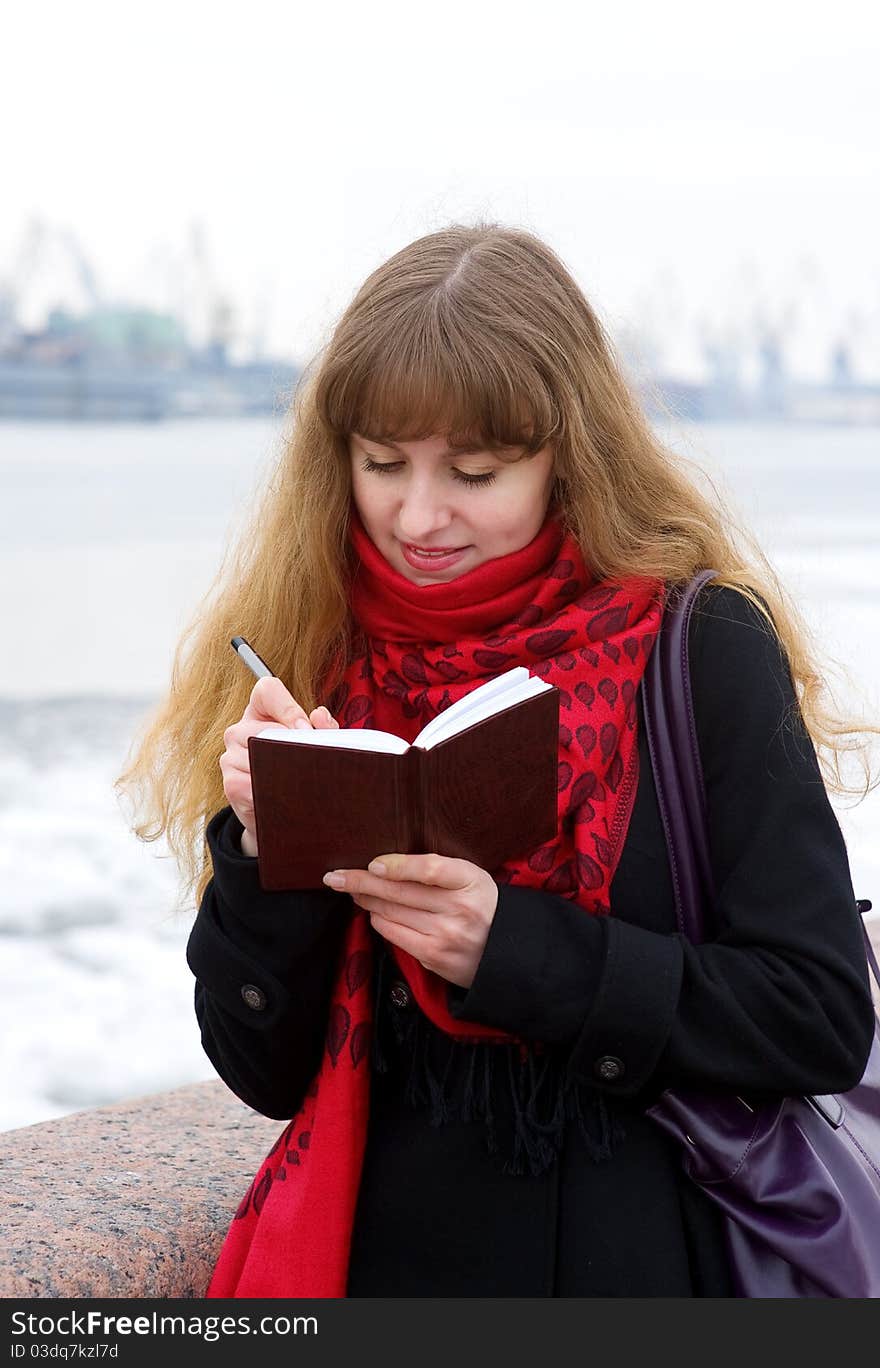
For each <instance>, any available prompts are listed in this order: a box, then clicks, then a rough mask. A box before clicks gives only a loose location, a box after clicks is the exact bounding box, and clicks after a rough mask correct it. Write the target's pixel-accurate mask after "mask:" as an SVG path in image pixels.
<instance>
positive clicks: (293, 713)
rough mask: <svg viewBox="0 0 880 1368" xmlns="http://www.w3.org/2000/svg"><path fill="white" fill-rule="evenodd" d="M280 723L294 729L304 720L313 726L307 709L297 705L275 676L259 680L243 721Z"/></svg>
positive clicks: (307, 724)
mask: <svg viewBox="0 0 880 1368" xmlns="http://www.w3.org/2000/svg"><path fill="white" fill-rule="evenodd" d="M245 719H247V720H251V721H257V722H280V723H281V725H282V727H293V726H295V725H296V723H297V722H298V721H300V720H302V721H303V722H304V723H305V724H306V726H311V723H310V722H309V718H308V714H307V713H306V710H305V708H303V707H301V706H300V704H299V703H297V701H296V699H295V698H294V697H293V694H292V693H291V692H290V691H289V689H288V688H287V687H286V686H285V685H284V684H282V682H281V680H280V679H278V678H276V676H275V675H267V676H265V677H264V678H263V679H258V680H257V682H256V684H255V685H254V687H253V689H252V690H251V696H250V701H249V703H248V705H247V707H246V708H245V710H244V718H243V719H242V720H245Z"/></svg>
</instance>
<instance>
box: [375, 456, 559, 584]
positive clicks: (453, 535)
mask: <svg viewBox="0 0 880 1368" xmlns="http://www.w3.org/2000/svg"><path fill="white" fill-rule="evenodd" d="M348 445H349V454H350V457H351V480H352V493H353V497H354V502H355V507H356V508H357V511H358V513H359V515H360V519H361V522H362V523H363V525H364V527H365V528H366V530H367V533H368V535H369V537H370V540H371V541H372V542H373V543H374V544H375V546H376V547H377V549H378V550H379V551H380V552H381V553H382V555H383V556H384V557H385V559H386V560H387V561H388V562H389V563H390V564H391V565H392V566H393V567H394V569H395V570H398V571H399V572H400V573H401V574H402V575H404V576H405V577H406V578H407V579H408V580H411V581H412V583H413V584H442V583H446V582H448V581H449V580H453V579H456V578H457V577H458V576H459V575H462V574H464V573H466V572H467V571H468V570H473V569H475V568H476V566H478V565H481V564H482V563H483V561H487V560H494V559H495V558H496V557H498V556H506V555H508V554H509V553H510V552H512V551H519V550H520V548H521V547H523V546H527V545H528V543H529V542H530V541H532V539H533V538H534V537H536V536H537V534H538V532H539V531H540V529H541V526H542V524H543V522H544V518H545V516H546V513H547V508H548V505H549V503H550V497H551V494H552V491H553V453H552V450H551V449H550V448H549V447H544V448H543V449H542V450H541V451H539V452H538V453H537V454H536V455H535V456H532V457H530V458H529V457H526V458H524V459H522V460H519V461H511V460H508V461H507V462H505V461H502V460H499V458H498V457H497V456H496V455H495V453H494V452H491V451H472V452H468V453H467V454H464V453H462V452H460V451H459V452H456V453H454V454H448V453H447V449H446V448H447V443H446V439H445V438H444V437H439V436H438V437H426V438H424V440H421V441H417V442H399V443H396V444H393V443H391V442H384V443H383V442H373V441H369V440H368V439H367V438H366V437H359V436H358V434H357V433H352V434H351V436H350V437H349V443H348ZM518 450H521V448H511V450H510V451H505V452H504V455H505V456H507V457H511V456H514V455H516V454H517V451H518ZM412 547H416V548H421V549H422V550H424V551H430V550H431V549H434V548H443V549H444V550H445V549H447V548H454V549H455V551H456V553H457V554H455V555H454V556H451V557H448V558H446V559H445V560H439V559H438V560H436V561H427V560H420V559H419V558H418V556H417V554H416V553H415V552H414V551H412V550H410V549H409V548H412Z"/></svg>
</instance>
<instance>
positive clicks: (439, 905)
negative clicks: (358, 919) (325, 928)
mask: <svg viewBox="0 0 880 1368" xmlns="http://www.w3.org/2000/svg"><path fill="white" fill-rule="evenodd" d="M377 862H381V863H382V864H384V865H385V869H386V872H385V873H384V874H381V873H377V872H376V871H375V865H376V863H377ZM331 872H332V873H333V874H334V875H339V876H341V877H342V878H343V879H344V880H345V882H344V884H339V883H333V882H332V881H331V879H330V877H329V875H327V874H325V875H324V882H325V883H326V884H328V885H330V886H331V887H335V888H344V889H345V892H346V893H350V894H351V896H352V899H353V901H354V902H356V903H357V905H358V907H363V908H365V910H366V911H367V912H369V914H370V922H371V924H372V926H373V929H374V930H375V931H378V933H379V935H380V936H383V937H384V938H385V940H387V941H390V942H391V944H392V945H396V946H398V947H399V948H400V949H401V950H406V951H407V953H408V954H410V955H413V956H414V957H415V959H417V960H418V961H419V963H420V964H421V965H423V966H424V968H425V969H430V970H431V971H432V972H433V973H435V974H439V975H440V977H441V978H445V979H447V980H448V982H449V983H455V984H457V985H458V987H459V988H470V986H471V984H472V983H473V981H474V975H475V974H476V972H477V965H478V964H479V962H480V958H481V956H482V954H483V950H484V949H485V945H486V941H487V940H488V937H489V928H490V926H491V925H492V919H493V918H494V916H495V910H496V908H497V906H498V885H497V884H496V882H495V880H494V879H493V878H492V875H491V874H488V873H487V872H486V870H485V869H480V867H479V865H475V864H471V863H470V861H469V860H453V859H450V858H449V857H447V856H445V855H400V854H394V855H377V856H376V859H375V860H371V861H370V864H369V866H368V867H367V869H335V870H332V871H331Z"/></svg>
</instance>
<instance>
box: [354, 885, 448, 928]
mask: <svg viewBox="0 0 880 1368" xmlns="http://www.w3.org/2000/svg"><path fill="white" fill-rule="evenodd" d="M352 901H354V902H356V903H357V905H358V907H363V909H364V911H365V912H369V913H370V915H372V914H373V913H375V914H376V915H381V916H382V917H384V918H385V919H386V920H387V921H392V922H394V924H395V926H406V927H408V928H409V930H410V931H418V932H419V934H420V935H423V936H432V935H436V933H437V921H436V917H437V913H436V912H428V911H427V910H426V909H425V908H423V907H407V906H405V905H404V904H403V903H392V902H388V900H387V899H386V898H374V897H372V896H371V895H370V894H369V893H359V894H358V895H357V896H356V897H353V899H352Z"/></svg>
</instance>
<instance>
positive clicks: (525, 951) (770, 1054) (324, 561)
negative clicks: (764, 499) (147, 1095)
mask: <svg viewBox="0 0 880 1368" xmlns="http://www.w3.org/2000/svg"><path fill="white" fill-rule="evenodd" d="M292 417H293V423H292V427H291V431H290V434H289V437H288V438H287V441H286V444H285V447H284V450H283V454H282V457H281V460H280V463H279V465H278V469H277V473H276V474H275V476H274V478H273V479H272V481H271V483H270V486H269V488H268V489H267V491H266V493H265V496H264V497H263V499H262V501H261V502H260V504H259V506H258V508H257V510H256V513H255V516H254V518H253V522H252V525H251V527H250V528H247V529H245V534H244V536H243V538H242V542H241V550H240V552H239V556H238V559H237V560H236V562H235V563H234V564H233V565H231V566H230V569H229V572H228V574H227V575H226V577H225V579H224V580H223V581H222V583H221V584H219V585H218V587H217V590H216V592H215V595H214V598H213V602H212V603H211V604H210V606H209V607H208V608H207V609H206V610H205V611H204V612H203V614H202V615H201V616H200V618H199V619H198V621H196V622H195V623H194V624H193V626H192V628H191V629H190V633H189V639H188V645H187V641H186V640H185V641H184V642H182V643H181V646H180V648H179V653H178V657H177V659H176V662H175V668H174V676H173V686H172V690H171V694H170V697H169V699H168V700H167V702H166V703H165V704H164V705H163V707H162V709H161V710H160V712H159V714H158V716H157V717H156V718H155V719H154V720H153V722H152V725H151V729H150V730H149V731H148V733H147V735H146V737H145V739H144V742H143V745H142V748H141V752H140V755H139V756H138V758H137V761H136V763H135V764H134V765H133V766H132V767H131V768H130V769H129V770H128V771H127V773H126V774H125V775H123V776H122V777H121V781H120V782H121V783H123V784H124V783H131V782H133V781H135V780H138V781H140V782H141V783H147V785H148V793H149V800H148V801H149V805H150V810H151V812H152V822H151V823H148V822H147V821H144V822H142V823H141V825H140V826H139V827H138V828H136V829H137V830H138V832H139V834H140V835H142V836H146V837H155V836H157V835H159V834H160V833H162V832H164V833H165V834H166V835H167V837H168V839H169V841H170V842H171V845H172V848H173V849H174V850H175V852H176V853H177V855H178V858H179V860H180V862H181V866H182V868H183V869H184V870H185V871H186V872H187V873H188V874H189V877H190V887H194V888H195V891H196V895H197V900H198V902H199V910H198V916H197V918H196V921H195V925H194V927H193V930H192V934H191V936H190V940H189V945H188V961H189V964H190V967H191V968H192V970H193V973H194V974H195V976H196V980H197V982H196V997H195V1003H196V1014H197V1017H198V1021H199V1025H200V1028H201V1033H202V1043H203V1046H204V1048H205V1051H206V1053H207V1055H208V1057H209V1058H210V1060H211V1061H212V1063H213V1064H214V1066H215V1068H216V1070H217V1072H218V1074H219V1075H220V1077H221V1078H223V1079H224V1081H225V1082H226V1083H227V1084H228V1086H229V1087H230V1088H231V1089H232V1090H233V1091H234V1092H235V1093H236V1094H237V1095H238V1096H239V1097H240V1098H242V1099H243V1100H244V1101H245V1102H246V1103H247V1104H248V1105H249V1106H251V1107H253V1108H255V1109H256V1110H257V1111H259V1112H262V1113H263V1114H265V1115H267V1116H271V1117H277V1118H279V1119H284V1120H286V1121H288V1124H287V1125H286V1127H285V1128H284V1130H283V1132H282V1133H281V1134H280V1135H279V1139H278V1142H277V1143H276V1145H275V1146H274V1148H273V1150H272V1152H271V1153H270V1154H269V1155H268V1156H267V1157H266V1160H265V1162H264V1164H263V1165H262V1166H261V1168H260V1170H259V1172H258V1173H257V1175H256V1176H255V1178H254V1181H253V1183H252V1184H251V1186H250V1188H249V1190H248V1192H247V1193H245V1194H244V1195H243V1198H242V1202H241V1205H240V1207H239V1210H238V1212H237V1214H236V1217H235V1219H234V1220H233V1221H232V1224H231V1227H230V1230H229V1234H228V1236H227V1239H226V1242H225V1244H224V1247H223V1250H222V1252H221V1256H220V1258H219V1261H218V1264H217V1267H216V1269H215V1272H214V1277H213V1279H212V1282H211V1286H210V1289H209V1295H211V1296H242V1297H244V1296H344V1295H347V1296H418V1295H428V1296H556V1297H562V1296H590V1297H598V1296H666V1297H673V1296H675V1297H678V1296H729V1295H731V1283H730V1279H729V1276H728V1270H727V1265H726V1261H725V1255H724V1247H723V1243H722V1239H721V1231H720V1227H719V1223H718V1219H717V1216H716V1212H715V1209H714V1208H713V1207H712V1206H711V1205H709V1203H708V1202H707V1201H706V1199H705V1198H704V1197H703V1195H702V1194H701V1193H700V1192H699V1191H698V1190H697V1189H696V1188H694V1187H692V1186H690V1185H689V1182H688V1180H687V1178H686V1177H685V1176H684V1174H683V1172H682V1170H681V1165H680V1160H679V1157H678V1155H677V1153H676V1152H675V1150H674V1148H673V1146H672V1145H671V1143H670V1142H669V1141H668V1140H667V1139H666V1138H665V1137H664V1136H663V1135H662V1134H661V1133H659V1131H658V1130H657V1128H656V1127H655V1125H654V1123H653V1122H652V1121H651V1120H650V1118H648V1117H646V1116H645V1115H644V1111H645V1108H646V1107H647V1106H649V1105H650V1103H651V1102H652V1101H653V1100H654V1099H655V1098H656V1097H657V1096H658V1094H659V1093H660V1092H661V1091H662V1090H663V1089H664V1088H666V1087H669V1086H674V1085H679V1086H681V1085H698V1086H701V1087H706V1086H708V1087H719V1088H723V1089H734V1090H736V1091H737V1092H746V1093H748V1092H749V1091H754V1092H756V1093H761V1092H770V1093H774V1092H775V1093H786V1092H792V1093H801V1092H811V1093H825V1092H833V1091H840V1090H845V1089H848V1088H850V1087H853V1086H854V1085H855V1084H856V1083H857V1082H858V1080H859V1079H860V1078H861V1075H862V1072H863V1069H864V1066H865V1062H866V1059H867V1055H868V1051H869V1048H870V1041H871V1034H872V1025H873V1015H872V1008H871V999H870V993H869V989H868V981H867V973H866V966H865V959H864V951H863V946H862V940H861V933H860V928H859V921H858V914H857V910H856V906H855V899H854V894H853V889H852V884H851V881H850V874H849V868H848V863H847V854H846V849H845V845H844V841H843V837H842V835H841V831H840V828H839V825H838V823H837V820H836V818H835V816H834V814H833V811H832V809H831V806H830V804H829V801H828V797H827V793H826V788H825V786H824V784H823V780H822V774H821V772H820V768H819V762H818V752H817V749H816V748H817V747H818V748H819V749H820V750H823V751H824V752H825V753H826V754H825V756H824V759H825V762H826V773H827V774H828V776H829V782H834V783H835V784H836V786H837V787H838V788H839V789H840V791H844V785H843V783H842V781H841V780H840V774H839V769H838V768H837V764H836V762H837V759H838V754H839V750H840V748H841V745H842V743H841V741H840V737H841V736H842V735H843V734H844V733H846V732H849V731H854V730H856V728H854V727H852V726H848V725H846V724H845V723H843V722H841V721H839V720H837V719H835V718H834V717H832V716H831V715H830V714H828V713H827V712H826V711H824V709H823V704H822V701H821V678H820V675H819V673H818V670H817V667H816V664H815V663H814V661H813V660H812V658H811V656H810V654H809V651H808V648H807V636H806V632H805V629H804V627H803V624H802V622H801V620H800V618H799V616H798V614H797V611H796V609H795V608H794V607H793V605H791V604H790V603H789V602H788V600H787V599H786V597H785V594H784V591H783V589H782V588H781V586H780V585H779V584H778V582H777V580H776V578H775V576H774V574H773V572H772V570H771V568H770V566H769V565H768V563H767V562H766V560H765V559H764V557H763V556H762V554H761V552H760V549H759V548H758V547H753V551H752V554H751V556H750V557H749V556H746V555H745V554H744V553H743V552H742V551H741V550H740V549H739V548H738V545H737V543H736V539H735V534H734V531H733V530H732V529H731V526H730V523H729V519H727V518H726V517H725V515H724V511H723V509H721V508H720V507H716V506H715V505H713V504H712V503H710V501H709V500H708V499H707V498H706V497H704V496H703V495H702V494H701V493H699V492H698V491H697V490H696V488H695V487H694V485H693V484H692V483H691V482H690V480H689V479H688V478H687V476H686V474H685V473H684V471H683V469H682V465H681V463H680V461H679V459H678V458H677V457H676V456H675V455H674V454H673V453H672V452H670V451H668V450H666V449H665V448H664V447H663V445H662V444H661V443H660V441H659V440H658V438H657V437H656V436H655V434H654V433H653V432H652V430H651V428H650V427H649V425H648V424H647V422H646V420H645V418H644V416H643V415H642V413H641V411H640V409H639V407H638V404H637V403H636V401H635V399H634V397H633V395H632V394H631V393H630V391H629V389H628V388H627V385H626V383H625V381H624V380H623V378H622V376H621V373H620V370H619V368H618V366H617V365H616V363H615V361H614V359H613V352H612V349H611V346H610V344H609V342H608V339H607V337H606V336H605V334H604V332H603V329H602V327H601V325H600V323H599V321H598V320H597V318H596V316H595V314H594V313H593V311H592V309H591V308H590V306H589V304H588V303H587V301H586V300H585V299H584V296H583V295H582V293H581V292H580V290H579V289H578V287H577V285H576V284H575V282H574V281H573V279H572V277H571V276H570V275H569V273H568V272H567V271H566V269H565V267H564V266H563V265H562V263H561V262H560V261H559V259H558V258H557V257H556V256H555V255H554V253H553V252H552V251H551V250H550V249H549V248H548V247H547V246H546V245H545V244H544V243H542V242H541V241H540V240H538V239H537V238H535V237H534V236H532V235H531V234H529V233H526V232H523V231H519V230H510V229H506V228H503V227H499V226H498V225H491V224H490V225H478V226H475V227H461V226H454V227H451V228H449V229H447V230H445V231H443V232H439V233H434V234H431V235H429V236H427V237H423V238H421V239H419V240H418V241H416V242H413V243H411V244H410V245H409V246H407V247H405V248H404V249H403V250H402V251H400V252H398V253H397V254H396V255H395V256H393V257H392V258H391V259H390V260H389V261H387V262H386V263H385V264H384V265H382V266H381V267H379V269H377V270H376V271H375V272H374V273H373V274H372V275H371V276H370V277H369V278H368V279H367V280H366V282H365V283H364V285H363V286H362V287H361V289H360V290H359V292H358V293H357V294H356V296H355V298H354V300H353V301H352V303H351V304H350V306H349V307H348V309H347V310H346V311H345V313H344V315H343V316H342V318H341V320H340V322H339V324H338V326H337V328H336V330H335V333H334V335H333V337H332V340H331V341H330V343H329V345H328V346H327V348H326V349H325V351H324V352H323V354H322V355H321V356H320V357H319V358H318V360H317V362H316V364H315V366H314V367H313V368H312V370H311V373H307V374H306V377H305V378H304V380H303V382H302V384H301V385H300V386H299V388H298V390H297V393H296V396H295V401H294V404H293V407H292ZM441 552H443V553H446V552H449V554H440V553H441ZM703 567H713V568H714V569H716V570H717V571H718V572H719V575H718V578H717V579H716V580H714V581H712V582H711V583H710V584H709V585H707V586H706V587H705V588H704V589H703V591H702V592H701V594H700V597H699V600H698V603H697V606H696V609H695V612H694V615H693V618H692V626H691V633H690V657H691V672H692V684H693V693H694V709H695V717H696V727H697V733H698V737H699V742H700V748H701V755H702V760H703V768H704V771H705V779H706V785H707V795H708V806H709V821H710V837H711V846H712V856H713V864H714V874H715V883H716V885H717V887H718V889H719V893H718V898H717V906H716V907H715V908H714V911H713V918H714V927H715V938H714V940H713V941H712V942H711V943H708V944H705V945H702V946H700V947H694V946H692V945H690V944H689V943H687V942H686V941H684V940H683V938H682V937H681V936H680V935H678V934H677V933H676V923H675V913H674V903H673V893H672V884H671V876H670V873H669V868H668V861H667V852H666V846H665V841H664V836H663V829H662V825H661V821H660V816H659V813H658V809H657V800H656V794H655V790H654V785H653V778H652V772H651V765H650V761H649V758H648V753H647V749H646V745H645V731H644V726H643V718H642V710H641V697H640V692H639V687H638V686H639V683H640V681H641V678H642V675H643V672H644V669H645V663H646V660H647V658H648V655H649V654H650V650H651V646H652V644H653V642H654V640H655V638H656V634H657V630H658V628H659V625H660V621H661V616H662V610H663V603H664V601H665V591H666V587H667V586H668V585H671V584H674V583H678V582H686V581H688V580H689V579H690V578H691V577H692V576H693V575H694V574H695V573H696V572H697V571H698V570H699V569H700V568H703ZM236 633H242V634H244V635H245V636H246V637H247V639H248V640H249V641H250V642H251V643H252V644H253V646H254V647H255V649H256V650H257V651H258V652H259V653H260V654H261V655H263V656H264V657H265V659H266V660H267V661H268V662H269V663H270V664H271V666H272V667H273V668H274V670H275V671H276V676H277V677H275V678H271V679H263V680H260V681H259V682H258V683H257V685H256V686H255V687H253V688H251V684H252V680H251V679H250V677H249V676H246V673H245V671H243V670H242V667H241V665H240V663H239V662H238V661H236V660H235V659H234V657H233V653H232V652H231V651H230V649H229V640H230V637H231V636H233V635H234V634H236ZM514 665H527V666H528V667H529V669H530V671H531V672H533V673H535V674H539V675H541V676H542V677H543V678H544V679H545V680H547V681H548V682H549V683H551V684H554V685H556V686H557V687H558V688H559V689H560V729H559V770H558V773H559V780H558V784H559V798H558V815H559V826H558V833H557V837H556V839H555V840H554V841H552V842H549V843H547V844H546V845H543V846H540V847H539V848H537V849H534V850H531V851H523V852H522V854H521V856H520V857H519V858H517V859H515V860H512V861H508V862H507V863H505V864H504V865H503V866H501V867H500V868H497V869H492V870H484V869H481V868H479V867H478V866H476V865H474V864H472V863H470V862H468V861H465V860H460V859H452V858H448V857H444V856H443V855H442V854H441V853H438V852H414V853H411V854H405V853H403V852H395V851H378V850H377V851H376V852H375V855H376V858H377V859H379V858H380V857H387V858H385V859H384V864H385V866H386V868H385V870H384V872H383V871H382V870H376V869H375V868H374V867H373V866H372V865H371V867H370V868H369V869H347V870H343V871H338V874H339V875H340V877H341V878H343V879H344V881H345V882H344V884H343V885H340V884H339V882H338V881H337V884H336V887H335V888H334V887H333V886H332V885H331V882H330V881H329V880H327V881H326V886H325V887H323V888H316V889H301V890H295V891H291V892H282V893H278V892H273V893H264V892H263V891H262V890H261V888H260V885H259V879H258V873H257V859H256V856H257V854H258V849H257V843H256V832H255V827H254V819H253V805H252V795H251V790H250V775H249V770H248V754H247V739H248V737H249V736H251V735H253V734H254V733H255V732H257V731H259V730H261V729H262V727H264V726H265V725H266V724H267V723H268V722H270V721H278V722H282V723H284V724H287V725H293V724H294V723H295V722H296V721H299V722H300V723H301V724H302V725H306V726H313V727H336V726H342V727H347V726H375V727H381V728H384V729H386V730H391V731H394V732H396V733H398V734H399V735H401V736H403V737H404V738H405V739H406V740H412V739H413V737H414V736H415V734H416V732H418V731H419V729H420V728H421V727H422V726H423V725H424V724H425V723H426V722H427V721H428V720H429V719H430V718H431V717H432V716H435V715H436V714H437V713H438V712H439V711H442V710H443V709H445V708H446V707H448V706H449V705H450V704H451V703H453V702H455V701H456V700H457V699H458V698H460V697H462V696H463V694H465V693H467V692H469V691H470V690H471V689H472V688H474V687H476V686H477V685H478V684H479V683H481V682H483V681H484V680H486V679H487V678H490V677H492V676H494V675H496V674H498V673H500V672H501V671H503V670H505V669H508V668H510V667H512V666H514ZM281 681H284V683H282V682H281ZM236 719H238V720H236ZM867 730H871V729H867ZM221 744H222V745H224V746H225V749H224V750H223V752H222V754H220V755H219V763H218V751H219V748H220V746H221ZM829 764H830V769H828V765H829ZM866 791H867V786H866ZM510 799H511V801H515V800H516V796H515V794H511V795H510ZM320 820H321V815H320V813H317V812H316V814H315V821H316V822H320ZM203 834H204V835H205V837H206V845H207V852H206V851H205V848H204V844H202V841H201V837H202V835H203ZM328 873H332V871H328Z"/></svg>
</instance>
